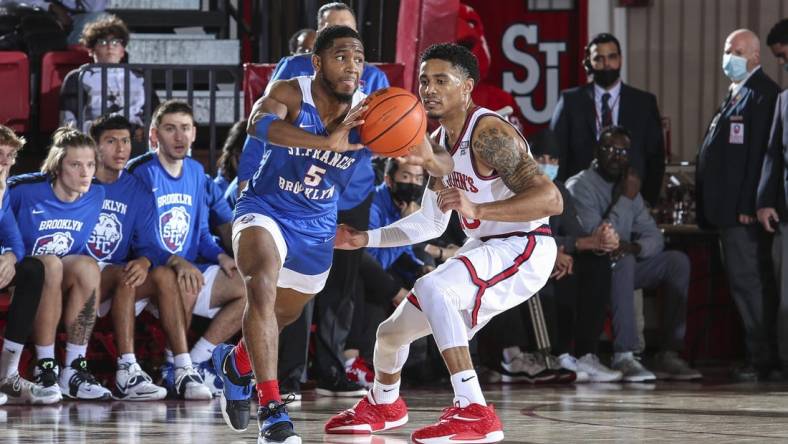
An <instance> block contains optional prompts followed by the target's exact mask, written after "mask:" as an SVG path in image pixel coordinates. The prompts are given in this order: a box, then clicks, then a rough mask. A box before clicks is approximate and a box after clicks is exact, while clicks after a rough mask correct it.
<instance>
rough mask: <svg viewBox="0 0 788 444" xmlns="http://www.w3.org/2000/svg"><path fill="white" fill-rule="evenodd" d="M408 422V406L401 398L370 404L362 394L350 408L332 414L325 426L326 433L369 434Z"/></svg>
mask: <svg viewBox="0 0 788 444" xmlns="http://www.w3.org/2000/svg"><path fill="white" fill-rule="evenodd" d="M406 422H408V406H406V405H405V401H403V400H402V398H401V397H400V398H397V400H396V401H394V403H393V404H372V403H371V402H369V399H368V398H367V397H366V396H364V397H363V398H361V400H360V401H359V402H357V403H356V405H355V406H354V407H353V408H352V409H347V410H345V411H344V412H340V413H339V414H337V415H334V416H333V417H332V418H331V419H329V420H328V422H327V423H326V426H325V431H326V433H342V434H369V433H373V432H381V431H383V430H389V429H393V428H395V427H399V426H402V425H404V424H405V423H406Z"/></svg>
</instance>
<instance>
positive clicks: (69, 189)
mask: <svg viewBox="0 0 788 444" xmlns="http://www.w3.org/2000/svg"><path fill="white" fill-rule="evenodd" d="M97 158H98V154H97V151H96V144H95V142H93V139H91V138H90V136H87V135H85V134H83V133H81V132H79V131H77V130H75V129H73V128H60V129H58V130H57V131H56V132H55V134H54V135H53V136H52V146H51V147H50V148H49V153H48V154H47V157H46V159H45V160H44V163H43V165H42V166H41V172H40V173H33V174H25V175H21V176H15V177H13V178H11V180H10V181H9V185H10V193H11V202H10V208H11V210H12V211H13V212H14V215H15V216H16V219H17V222H18V225H19V229H20V230H21V232H22V239H23V241H24V244H25V251H27V252H29V253H30V254H31V255H33V256H46V255H51V256H57V257H59V258H60V262H61V263H62V274H56V273H52V274H51V275H47V276H46V277H45V280H44V292H43V294H42V297H41V303H40V307H39V310H38V314H37V316H36V320H35V323H34V327H33V341H34V342H35V344H36V353H37V355H38V363H37V364H36V368H35V372H34V374H35V382H36V383H38V384H40V385H43V386H44V387H52V386H54V385H55V384H58V385H59V386H60V390H61V392H62V393H63V395H64V396H66V397H68V398H72V399H84V400H109V399H110V398H111V396H110V391H109V390H107V389H106V388H104V387H102V386H101V385H100V384H99V383H98V382H97V381H96V379H95V378H94V377H93V375H92V374H90V372H89V370H88V364H87V361H86V360H85V356H86V352H87V347H88V341H89V339H90V334H91V332H92V331H93V325H94V324H95V323H96V309H97V308H98V303H99V298H98V297H97V293H98V291H99V279H100V273H99V268H98V266H97V265H96V261H95V260H94V259H93V258H91V257H90V256H88V255H87V251H86V249H87V242H88V239H89V237H90V234H91V233H92V232H93V228H94V227H95V226H96V223H97V222H98V220H99V213H100V212H101V205H102V203H103V201H104V190H103V189H102V188H101V187H97V186H91V182H92V179H93V175H94V173H95V171H96V163H97ZM61 276H62V279H58V278H60V277H61ZM50 277H51V278H52V279H50ZM55 280H58V281H57V282H54V281H55ZM61 316H62V319H61ZM61 321H62V323H63V324H64V326H65V330H66V336H67V339H66V360H65V367H63V368H62V370H61V371H58V365H57V363H56V361H55V333H56V331H57V327H58V324H60V322H61Z"/></svg>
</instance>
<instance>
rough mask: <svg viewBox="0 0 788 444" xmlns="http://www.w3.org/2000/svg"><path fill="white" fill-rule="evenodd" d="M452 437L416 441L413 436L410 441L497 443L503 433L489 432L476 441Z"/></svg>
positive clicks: (430, 442) (418, 441)
mask: <svg viewBox="0 0 788 444" xmlns="http://www.w3.org/2000/svg"><path fill="white" fill-rule="evenodd" d="M454 436H456V435H452V436H439V437H437V438H426V439H416V438H415V437H414V436H413V435H411V436H410V439H412V440H413V442H415V443H419V444H461V443H486V442H499V441H503V431H502V430H498V431H495V432H490V433H488V434H487V435H485V436H484V437H480V438H478V439H455V438H454Z"/></svg>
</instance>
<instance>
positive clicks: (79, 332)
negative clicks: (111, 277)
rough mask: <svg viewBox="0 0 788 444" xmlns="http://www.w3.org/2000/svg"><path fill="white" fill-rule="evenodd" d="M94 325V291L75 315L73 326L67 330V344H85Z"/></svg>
mask: <svg viewBox="0 0 788 444" xmlns="http://www.w3.org/2000/svg"><path fill="white" fill-rule="evenodd" d="M95 324H96V290H93V292H92V293H91V294H90V297H89V298H88V300H87V301H85V305H84V306H83V307H82V309H81V310H80V311H79V313H78V314H77V319H76V320H74V324H73V325H71V326H70V328H67V329H66V330H67V331H66V333H67V334H68V340H69V342H71V343H73V344H87V343H88V339H90V334H91V333H92V332H93V325H95Z"/></svg>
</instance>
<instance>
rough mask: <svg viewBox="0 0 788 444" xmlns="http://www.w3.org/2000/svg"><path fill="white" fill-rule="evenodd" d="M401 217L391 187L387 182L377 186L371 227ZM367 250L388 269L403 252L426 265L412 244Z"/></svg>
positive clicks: (417, 262)
mask: <svg viewBox="0 0 788 444" xmlns="http://www.w3.org/2000/svg"><path fill="white" fill-rule="evenodd" d="M400 219H402V212H400V210H399V208H397V205H396V204H395V203H394V199H392V198H391V192H390V191H389V187H388V186H386V184H385V183H382V184H380V185H378V186H376V187H375V192H374V194H373V195H372V204H371V205H370V207H369V229H370V230H374V229H375V228H380V227H385V226H386V225H391V224H393V223H394V222H396V221H398V220H400ZM366 251H367V252H368V253H369V254H371V255H372V257H374V258H375V259H377V260H378V262H380V265H381V266H383V268H384V269H386V270H388V269H389V268H390V267H391V266H392V265H393V264H394V262H396V261H397V259H399V257H400V256H402V255H403V254H405V255H407V256H409V257H410V259H411V260H412V261H413V262H414V263H416V264H419V265H424V262H423V261H422V260H421V259H419V258H418V257H416V254H414V253H413V246H411V245H406V246H402V247H391V248H370V247H367V249H366Z"/></svg>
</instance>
